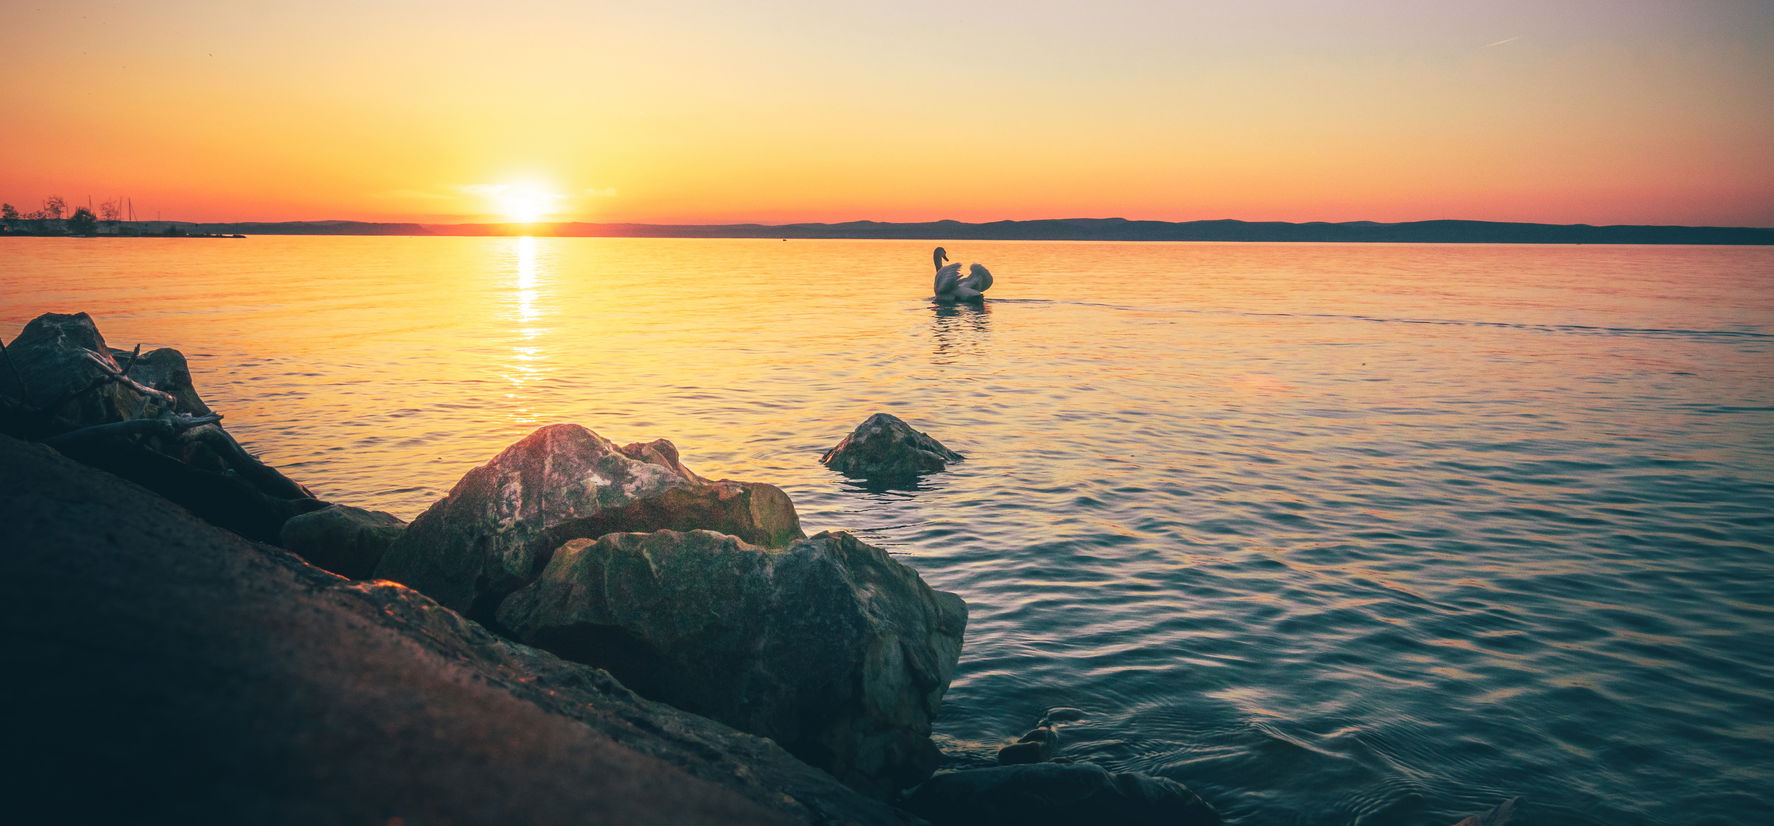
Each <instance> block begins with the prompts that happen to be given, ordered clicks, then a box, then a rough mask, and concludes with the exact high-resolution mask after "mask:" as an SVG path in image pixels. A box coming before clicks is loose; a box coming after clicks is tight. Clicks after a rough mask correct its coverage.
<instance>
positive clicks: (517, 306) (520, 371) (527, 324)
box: [502, 235, 548, 426]
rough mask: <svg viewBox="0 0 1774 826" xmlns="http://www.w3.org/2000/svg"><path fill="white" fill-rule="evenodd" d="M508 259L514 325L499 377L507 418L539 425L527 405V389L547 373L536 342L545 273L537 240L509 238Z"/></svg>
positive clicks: (515, 422) (545, 358) (543, 352)
mask: <svg viewBox="0 0 1774 826" xmlns="http://www.w3.org/2000/svg"><path fill="white" fill-rule="evenodd" d="M511 260H512V265H513V271H512V276H511V286H510V298H509V302H510V305H511V311H510V313H509V316H510V318H511V320H512V322H513V323H514V324H513V328H512V334H513V343H512V345H511V354H510V359H509V361H507V363H506V365H505V368H506V369H505V370H504V372H503V374H502V375H503V377H504V379H505V380H506V381H507V382H509V383H510V384H511V389H510V390H509V391H507V392H506V394H505V399H506V404H507V409H508V411H509V412H508V418H509V419H510V420H511V423H512V424H513V425H519V426H533V425H537V424H541V423H542V422H541V420H540V419H539V418H538V417H537V414H536V412H535V410H534V407H533V405H532V404H531V401H532V400H531V398H530V393H529V391H528V387H529V385H531V384H533V383H534V382H536V381H537V380H539V379H541V378H544V377H545V376H546V375H547V373H548V353H547V350H546V348H544V347H543V346H542V345H540V344H539V343H538V342H537V339H538V338H540V337H541V335H542V333H543V328H542V327H541V326H540V325H539V324H538V323H537V322H538V321H540V320H541V318H542V316H543V315H544V312H543V308H542V306H541V302H542V300H543V299H544V297H545V291H544V290H543V288H542V284H543V282H544V280H545V279H546V277H547V273H545V272H544V271H543V266H542V263H541V256H540V255H539V252H538V250H537V240H536V238H535V237H533V236H528V235H526V236H523V237H520V238H513V239H511Z"/></svg>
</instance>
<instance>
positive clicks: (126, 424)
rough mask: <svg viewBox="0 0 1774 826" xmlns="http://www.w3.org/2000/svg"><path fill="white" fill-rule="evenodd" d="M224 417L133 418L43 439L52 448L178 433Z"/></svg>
mask: <svg viewBox="0 0 1774 826" xmlns="http://www.w3.org/2000/svg"><path fill="white" fill-rule="evenodd" d="M221 420H222V414H220V413H211V414H209V415H208V416H192V415H190V414H188V413H179V414H175V415H173V416H167V417H162V418H155V419H130V420H128V421H123V422H108V423H106V424H95V425H93V426H91V427H83V428H80V429H79V430H70V431H68V432H66V433H61V434H58V435H55V436H51V437H49V438H47V439H44V440H43V443H44V444H46V445H49V446H50V447H55V448H62V447H69V446H72V445H77V444H81V443H85V442H95V441H101V440H105V439H114V438H118V437H121V436H140V435H153V436H177V435H179V434H180V433H184V432H185V431H187V430H190V429H192V428H194V427H202V426H203V425H206V424H215V423H216V422H219V421H221Z"/></svg>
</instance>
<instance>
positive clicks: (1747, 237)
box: [0, 218, 1774, 246]
mask: <svg viewBox="0 0 1774 826" xmlns="http://www.w3.org/2000/svg"><path fill="white" fill-rule="evenodd" d="M116 229H117V230H118V231H117V232H115V233H113V234H117V235H122V236H126V237H138V236H139V237H148V238H152V237H165V233H166V232H167V231H168V230H169V229H171V230H173V231H175V232H183V233H186V234H189V235H223V236H226V235H236V234H242V235H441V236H515V235H536V236H558V237H601V238H780V239H790V238H793V239H848V240H870V239H891V240H932V241H960V240H972V241H1230V242H1239V241H1253V242H1306V243H1393V244H1397V243H1417V244H1703V245H1755V246H1764V245H1774V227H1684V226H1641V225H1615V226H1593V225H1590V224H1531V223H1512V222H1500V221H1453V220H1446V221H1409V222H1403V223H1378V222H1374V221H1347V222H1342V223H1326V222H1321V221H1314V222H1308V223H1289V222H1285V221H1232V220H1223V221H1177V222H1173V221H1130V220H1126V219H1122V218H1065V219H1044V220H1032V221H991V222H985V223H965V222H961V221H928V222H921V223H888V222H880V221H848V222H843V223H835V224H823V223H800V224H637V223H582V222H563V223H550V224H493V223H465V224H421V223H377V222H369V221H277V222H224V223H206V222H188V221H136V222H125V223H122V224H120V225H119V226H118V227H117V228H116ZM11 234H13V233H0V238H4V237H8V235H11ZM19 234H29V235H37V234H38V233H19Z"/></svg>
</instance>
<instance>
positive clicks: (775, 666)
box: [499, 531, 967, 794]
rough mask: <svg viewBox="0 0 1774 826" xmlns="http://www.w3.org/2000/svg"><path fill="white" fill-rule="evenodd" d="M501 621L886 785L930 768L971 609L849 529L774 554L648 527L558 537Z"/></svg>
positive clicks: (829, 766)
mask: <svg viewBox="0 0 1774 826" xmlns="http://www.w3.org/2000/svg"><path fill="white" fill-rule="evenodd" d="M499 623H500V625H501V626H502V627H504V628H506V629H507V630H508V631H509V633H511V634H513V635H515V636H516V637H517V638H518V639H520V640H523V641H525V642H529V643H531V644H533V645H536V646H539V647H542V648H546V649H549V650H551V651H554V652H556V653H558V654H560V655H561V656H563V657H567V658H568V659H573V660H577V661H579V662H584V663H587V664H591V665H596V666H599V667H601V668H605V669H608V670H609V671H610V672H611V673H612V674H615V675H616V677H617V678H618V679H620V680H622V681H623V683H624V684H626V685H628V686H630V687H632V688H634V689H635V690H636V691H638V692H640V693H641V694H643V695H645V696H648V697H652V698H653V699H657V700H663V701H665V702H668V703H671V704H672V705H674V706H677V707H679V708H683V709H686V710H689V711H693V712H696V713H698V714H703V715H706V716H709V717H713V718H714V719H716V720H720V721H721V722H724V723H727V724H728V725H731V726H733V727H735V728H738V729H741V730H743V731H749V732H752V733H754V734H760V735H763V736H765V737H769V738H770V739H772V740H775V741H776V742H778V743H781V744H782V746H783V747H784V748H786V749H788V750H789V752H790V753H792V754H794V755H796V756H798V757H800V758H801V759H803V760H806V761H807V762H809V763H812V764H813V765H815V766H819V767H820V768H823V769H825V770H827V771H829V772H831V773H832V774H833V775H834V776H836V777H837V778H838V779H840V780H842V781H844V782H845V783H847V784H849V785H850V786H851V787H853V788H856V789H859V790H863V791H866V792H869V793H872V794H885V793H887V792H889V791H892V790H895V789H899V788H904V787H906V786H910V785H912V784H915V783H917V782H919V781H921V780H923V779H924V778H926V777H928V776H929V775H930V772H931V771H933V770H934V769H935V767H936V762H937V757H938V755H937V752H936V748H935V746H933V745H932V744H931V742H930V725H931V721H932V719H933V718H934V717H935V716H936V713H937V709H938V708H939V707H940V706H941V703H942V695H943V692H944V691H946V690H947V689H948V685H949V677H950V675H951V674H953V673H954V668H955V661H956V659H957V658H958V657H959V656H960V653H961V636H962V632H963V631H964V630H965V627H966V624H967V606H966V604H965V603H963V602H962V601H961V598H960V597H958V596H955V595H954V594H950V593H945V592H942V591H937V590H933V589H932V588H930V586H928V585H926V584H924V581H923V580H922V579H921V578H919V576H918V574H917V573H916V572H914V571H913V570H912V569H910V568H907V567H906V566H904V565H901V564H900V563H899V562H897V561H895V560H894V559H893V558H892V557H890V556H888V555H887V553H886V552H885V551H882V550H881V549H879V548H874V547H871V546H869V545H866V544H864V543H862V542H860V541H858V540H857V539H856V538H855V537H854V536H851V535H850V534H847V533H821V534H819V535H817V536H815V537H813V538H811V539H804V540H801V541H799V542H796V543H794V544H792V545H790V546H789V547H788V548H786V549H782V550H770V549H765V548H760V547H756V546H754V545H751V544H748V543H746V542H743V541H741V540H739V539H738V538H735V537H732V536H725V535H722V534H718V533H714V532H711V531H691V532H689V533H679V532H676V531H658V532H654V533H623V534H608V535H605V536H603V537H601V538H599V539H597V540H590V539H579V540H575V541H572V542H568V543H566V544H565V545H563V546H562V547H561V548H560V549H559V550H557V551H556V552H555V553H554V555H553V558H552V559H551V560H550V561H549V563H548V567H547V568H546V569H545V570H543V572H542V575H541V577H540V578H538V579H537V580H536V581H535V582H534V583H532V584H530V585H529V586H527V587H525V588H523V589H522V590H520V591H518V592H516V593H514V594H512V595H511V597H510V598H509V599H507V600H506V601H505V604H504V605H503V606H501V608H500V610H499Z"/></svg>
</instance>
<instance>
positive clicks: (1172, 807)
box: [904, 763, 1220, 826]
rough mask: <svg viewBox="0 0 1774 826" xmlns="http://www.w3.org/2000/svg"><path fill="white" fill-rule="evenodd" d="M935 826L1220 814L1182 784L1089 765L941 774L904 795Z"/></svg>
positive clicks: (1143, 820) (1187, 818) (1178, 820)
mask: <svg viewBox="0 0 1774 826" xmlns="http://www.w3.org/2000/svg"><path fill="white" fill-rule="evenodd" d="M904 805H905V807H906V808H907V809H908V810H910V811H911V812H912V813H914V814H916V815H918V816H920V817H923V818H925V819H926V820H929V821H930V822H931V823H932V824H934V825H935V826H1079V825H1080V824H1088V823H1114V824H1119V825H1120V826H1215V824H1218V823H1220V815H1219V813H1218V812H1215V811H1214V809H1213V807H1212V806H1209V805H1208V804H1207V802H1206V801H1204V800H1202V799H1201V798H1200V797H1199V796H1197V795H1196V794H1195V793H1194V792H1192V791H1189V788H1188V787H1187V786H1184V785H1183V784H1181V783H1178V782H1176V781H1174V780H1166V779H1164V778H1162V777H1153V776H1151V775H1148V774H1139V773H1136V772H1120V773H1111V772H1109V771H1108V770H1107V769H1104V768H1102V767H1101V766H1093V765H1090V764H1088V763H1035V764H1032V765H1025V766H997V767H994V768H989V769H968V770H966V771H957V772H945V773H943V774H939V775H936V776H935V777H932V778H930V779H929V780H928V781H925V783H924V785H922V786H919V787H918V788H916V789H914V790H913V791H912V792H911V794H909V795H908V796H907V797H906V800H905V803H904Z"/></svg>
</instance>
